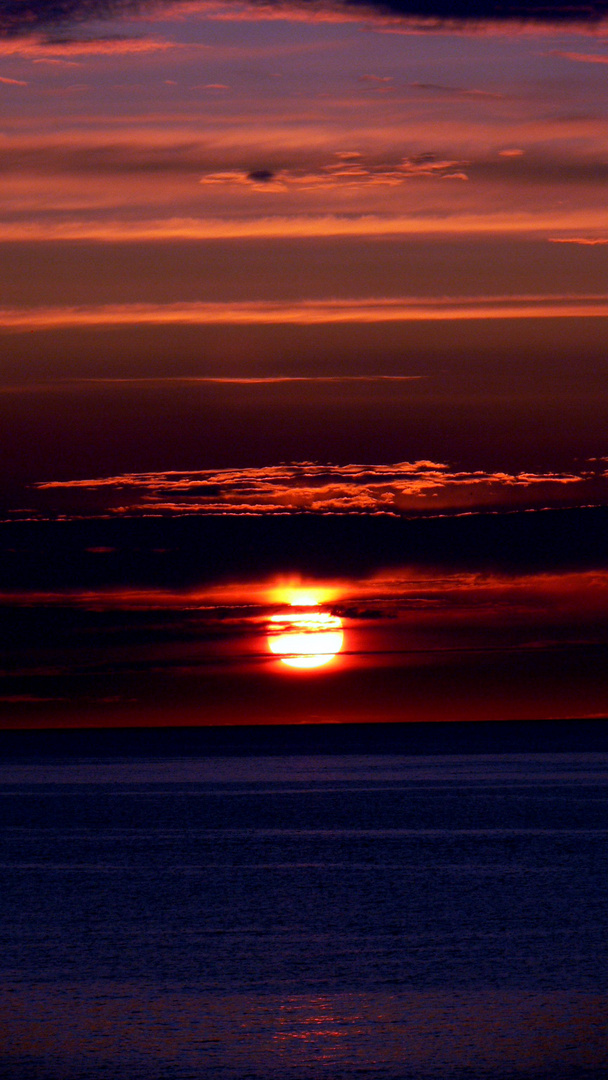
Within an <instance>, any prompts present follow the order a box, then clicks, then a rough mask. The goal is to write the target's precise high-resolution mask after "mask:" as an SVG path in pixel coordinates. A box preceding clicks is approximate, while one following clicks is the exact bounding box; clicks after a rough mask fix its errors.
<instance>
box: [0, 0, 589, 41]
mask: <svg viewBox="0 0 608 1080" xmlns="http://www.w3.org/2000/svg"><path fill="white" fill-rule="evenodd" d="M258 2H259V3H260V5H261V4H262V3H263V6H264V7H266V8H267V7H268V6H269V3H268V0H250V3H251V6H252V7H255V6H256V4H257V3H258ZM271 2H272V0H271ZM182 6H183V5H182ZM193 6H195V5H194V3H193ZM273 6H276V7H281V6H284V7H287V8H293V7H294V6H297V7H300V8H304V9H306V8H309V9H310V10H311V11H314V10H315V9H316V10H319V5H318V4H317V3H316V2H315V0H285V3H283V0H273ZM324 6H325V7H335V8H342V9H343V10H344V11H347V12H350V13H351V14H355V13H358V12H361V14H362V15H365V14H376V15H379V16H385V17H386V16H389V17H391V16H392V17H394V18H402V19H415V20H417V21H421V22H427V21H428V22H429V23H432V22H433V21H439V22H440V23H448V24H449V23H452V22H456V23H462V22H464V23H481V22H487V21H492V22H515V23H517V22H519V23H522V22H535V23H541V24H556V23H557V24H561V23H564V24H566V23H583V24H586V25H591V26H593V25H595V24H598V23H600V22H601V21H603V20H604V19H605V18H606V17H607V16H608V0H590V2H584V0H553V2H552V3H548V4H542V3H535V2H534V0H334V2H333V3H327V4H326V5H324ZM171 7H172V0H0V35H1V36H5V37H7V36H14V35H19V34H31V33H40V32H45V33H50V32H64V33H65V32H69V30H70V27H73V26H74V25H77V24H80V23H86V22H87V21H89V20H93V19H111V18H116V17H120V16H125V15H137V14H145V13H146V11H150V10H153V9H158V8H167V9H168V10H170V8H171ZM321 10H322V8H321Z"/></svg>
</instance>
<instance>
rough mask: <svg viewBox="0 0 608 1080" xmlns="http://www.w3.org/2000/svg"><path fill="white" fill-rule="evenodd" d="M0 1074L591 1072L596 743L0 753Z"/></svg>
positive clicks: (599, 833)
mask: <svg viewBox="0 0 608 1080" xmlns="http://www.w3.org/2000/svg"><path fill="white" fill-rule="evenodd" d="M0 781H1V782H2V789H1V796H0V814H1V819H2V825H3V827H2V831H1V849H0V916H1V947H0V965H1V968H2V976H1V982H0V1072H1V1073H2V1076H3V1077H7V1078H8V1080H28V1078H32V1080H74V1078H82V1080H97V1078H102V1077H103V1078H111V1080H140V1078H141V1080H143V1078H146V1080H195V1078H197V1080H199V1078H200V1080H206V1078H209V1080H245V1078H250V1080H254V1078H255V1080H275V1078H276V1080H283V1078H285V1080H292V1078H294V1080H295V1078H296V1077H297V1078H301V1080H313V1078H314V1080H318V1078H327V1080H342V1078H343V1080H367V1078H372V1077H378V1078H383V1080H399V1078H404V1080H427V1078H429V1080H430V1078H433V1080H465V1078H466V1080H478V1078H479V1080H486V1078H495V1080H507V1078H509V1080H514V1078H515V1080H524V1078H526V1080H528V1078H537V1077H539V1078H541V1077H542V1078H551V1080H555V1078H559V1080H561V1078H573V1080H574V1078H576V1080H578V1078H591V1077H592V1078H598V1080H599V1078H600V1077H602V1078H604V1077H605V1076H606V1075H608V956H607V953H608V947H607V943H608V857H607V841H608V803H607V794H608V755H606V754H603V753H588V754H566V753H564V754H531V755H518V754H504V755H500V754H496V755H485V756H483V755H471V756H455V755H451V756H445V757H397V756H393V757H391V756H386V755H378V756H367V757H355V756H348V755H344V756H340V755H332V756H329V755H328V756H310V757H304V756H297V757H264V758H261V757H258V758H253V757H241V758H234V757H233V758H215V759H212V758H210V759H194V758H190V759H182V760H169V759H161V760H159V759H157V760H154V761H146V760H143V759H139V760H124V761H121V760H117V759H110V758H108V759H96V760H85V759H71V760H69V761H68V760H65V761H63V762H62V761H60V760H55V761H50V760H49V761H48V762H46V763H37V764H35V765H24V764H17V763H14V764H11V763H7V764H4V765H1V766H0Z"/></svg>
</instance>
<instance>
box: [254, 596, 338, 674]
mask: <svg viewBox="0 0 608 1080" xmlns="http://www.w3.org/2000/svg"><path fill="white" fill-rule="evenodd" d="M270 623H271V627H270V633H269V634H268V647H269V649H270V651H271V652H272V653H275V655H276V656H278V657H279V659H280V660H281V663H283V664H287V666H288V667H294V668H317V667H322V666H323V665H324V664H328V663H329V662H330V660H333V659H334V657H335V656H336V654H337V653H339V652H340V650H341V648H342V645H343V642H344V633H343V631H342V619H341V618H340V617H339V616H338V615H330V614H328V612H326V611H316V610H315V611H311V610H310V609H309V610H307V611H298V612H294V613H291V612H289V613H286V614H284V615H272V616H271V618H270Z"/></svg>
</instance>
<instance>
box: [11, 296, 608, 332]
mask: <svg viewBox="0 0 608 1080" xmlns="http://www.w3.org/2000/svg"><path fill="white" fill-rule="evenodd" d="M583 315H586V316H595V317H599V316H601V317H606V316H608V294H598V295H595V296H575V295H573V296H492V297H484V296H475V297H450V298H446V297H437V298H413V297H391V298H377V299H376V298H366V297H353V298H352V299H345V300H301V301H264V300H260V301H248V302H237V301H235V302H230V303H228V302H217V303H204V302H197V301H193V302H180V303H170V304H101V305H99V306H86V305H82V306H78V307H76V306H75V307H42V308H13V309H10V308H4V309H0V329H3V330H6V331H13V332H28V333H30V332H32V331H34V330H49V329H54V328H56V329H63V328H66V329H67V328H71V327H88V326H138V325H147V326H170V325H192V326H195V325H202V326H204V325H229V326H235V325H280V324H292V325H301V326H307V325H309V326H313V325H322V324H326V323H382V322H409V321H415V322H420V321H425V320H428V321H436V320H446V319H447V320H458V319H532V318H534V319H538V318H557V317H561V318H578V317H580V316H583Z"/></svg>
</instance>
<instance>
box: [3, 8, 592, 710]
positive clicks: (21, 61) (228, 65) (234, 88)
mask: <svg viewBox="0 0 608 1080" xmlns="http://www.w3.org/2000/svg"><path fill="white" fill-rule="evenodd" d="M607 80H608V4H606V3H595V4H593V3H591V4H585V5H583V4H582V3H580V5H579V4H578V3H577V0H575V2H574V3H572V4H565V3H563V4H561V3H557V4H555V5H552V6H551V5H549V6H543V7H541V6H540V5H539V6H538V9H537V8H536V7H535V5H534V4H533V3H531V2H530V3H528V2H527V0H521V2H509V0H507V2H505V3H499V2H492V0H479V2H475V0H455V2H453V3H451V2H447V0H437V2H435V0H412V2H409V0H387V2H385V3H373V2H370V3H359V2H347V3H340V2H332V0H328V2H323V0H321V2H319V3H316V2H312V0H300V2H298V0H290V2H285V3H282V2H280V0H267V2H266V0H259V2H256V0H242V2H241V0H224V2H222V0H218V2H217V3H216V2H214V0H156V2H155V0H140V2H135V0H105V2H104V0H56V2H55V0H52V2H42V0H0V101H1V103H2V104H1V108H2V122H1V125H0V169H1V171H2V191H3V198H2V215H1V219H0V249H1V256H0V279H1V291H0V342H1V343H0V469H1V483H0V519H1V521H0V551H1V558H0V606H1V607H2V611H3V617H2V623H3V626H4V628H5V630H6V637H5V644H4V646H3V653H2V660H1V666H2V672H1V674H2V678H1V680H0V714H1V717H2V720H1V723H2V725H3V726H5V727H9V728H13V727H21V726H23V727H30V726H35V727H38V726H46V727H62V726H70V727H72V726H85V727H87V726H121V725H137V726H141V725H144V726H145V725H148V724H149V725H154V726H158V725H180V724H183V725H195V724H204V725H209V724H235V723H238V724H246V723H255V724H257V723H288V722H298V723H304V722H312V723H318V722H340V721H376V720H391V721H399V720H450V719H454V720H468V719H474V720H482V719H487V720H503V719H504V720H508V719H518V720H521V719H540V718H555V717H560V718H563V717H566V718H579V717H580V718H583V717H604V716H608V662H607V661H608V554H607V551H608V549H607V543H606V540H607V530H608V386H607V381H606V376H607V374H608V355H607V333H606V331H607V329H608V321H607V317H608V211H607V209H606V182H607V180H608V123H607V121H608V91H607ZM298 590H308V599H307V600H306V602H305V603H304V604H302V603H301V601H302V596H303V594H302V592H301V591H300V592H298ZM311 597H312V600H311V599H310V598H311ZM313 601H315V602H317V606H318V611H319V612H322V613H326V614H327V615H329V616H332V617H334V618H335V619H338V620H340V621H341V624H342V629H343V635H344V639H343V647H342V650H341V651H340V653H339V654H338V655H337V656H336V658H335V659H334V660H331V661H330V662H329V663H327V664H325V665H323V666H321V667H319V668H318V669H314V670H306V669H304V670H297V669H293V668H289V667H288V666H287V665H285V664H282V662H281V661H280V659H277V657H276V656H275V655H274V654H273V653H272V652H271V650H270V648H269V644H268V633H269V629H271V627H272V619H273V617H275V616H283V617H284V616H286V613H288V609H289V608H290V605H292V604H294V603H295V604H296V609H297V610H300V609H301V608H302V607H304V608H306V606H307V604H308V605H310V604H311V603H312V602H313ZM299 602H300V603H299ZM298 603H299V607H298ZM300 614H301V611H300Z"/></svg>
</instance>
